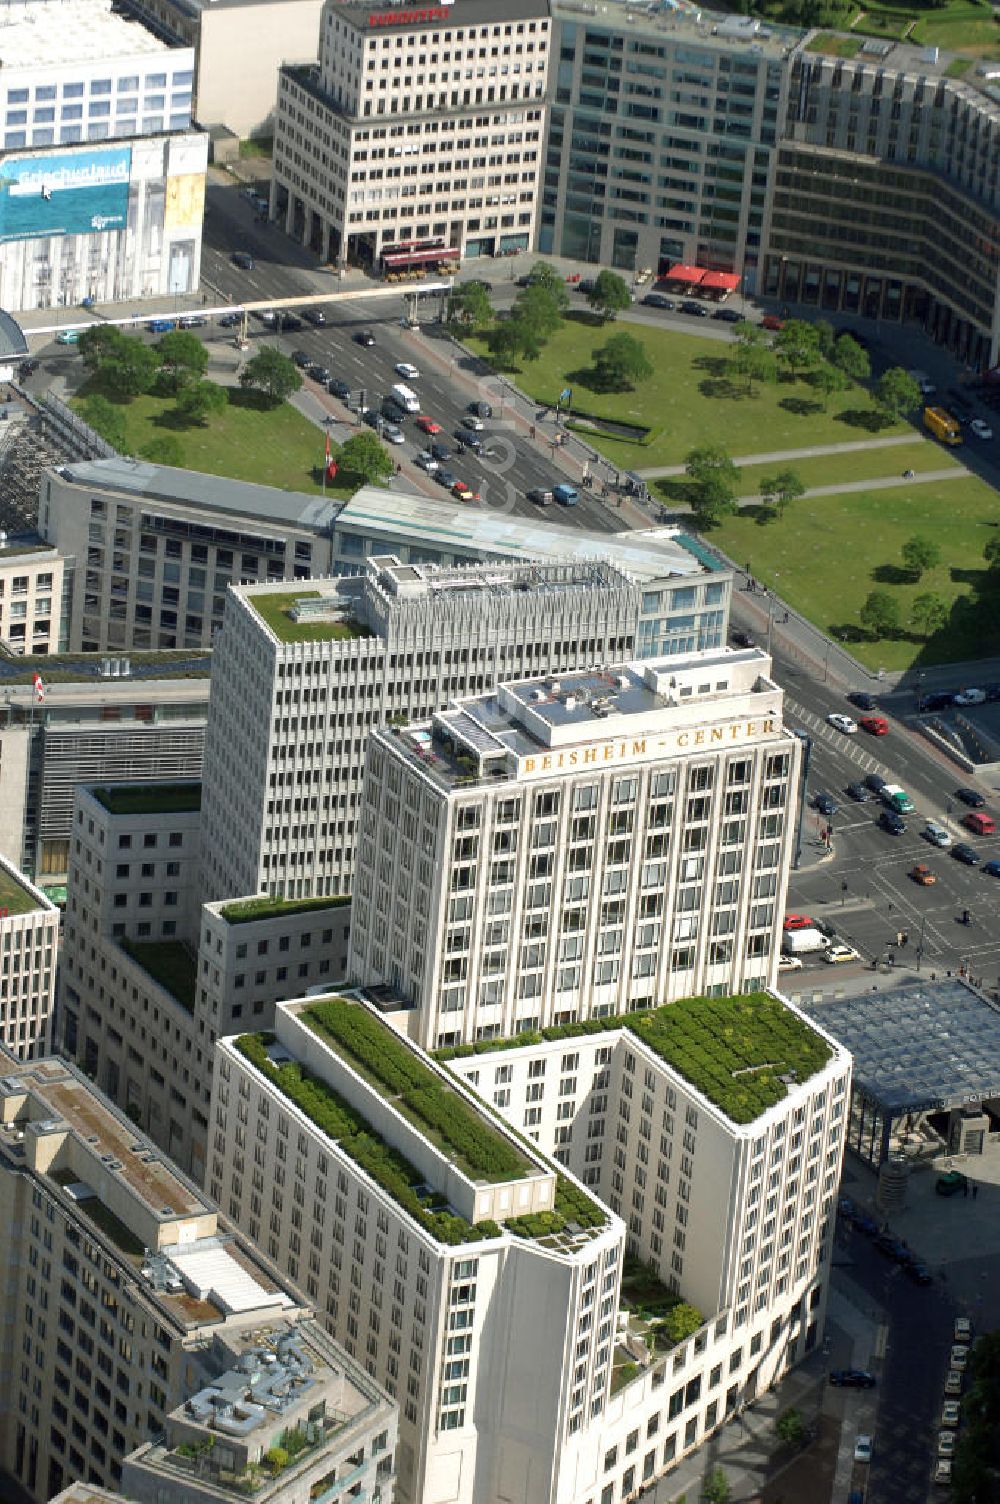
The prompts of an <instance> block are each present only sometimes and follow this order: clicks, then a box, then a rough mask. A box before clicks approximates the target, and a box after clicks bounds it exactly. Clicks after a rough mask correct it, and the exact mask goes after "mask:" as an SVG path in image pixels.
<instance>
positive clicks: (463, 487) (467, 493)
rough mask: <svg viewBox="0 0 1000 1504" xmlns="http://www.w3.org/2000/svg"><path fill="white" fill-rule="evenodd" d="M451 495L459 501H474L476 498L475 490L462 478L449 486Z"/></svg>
mask: <svg viewBox="0 0 1000 1504" xmlns="http://www.w3.org/2000/svg"><path fill="white" fill-rule="evenodd" d="M451 494H452V496H457V497H458V499H459V501H476V500H477V499H478V498H477V496H476V493H475V491H474V490H473V489H472V487H471V486H470V485H467V484H466V482H465V481H464V480H457V481H456V482H455V484H454V485H453V486H452V488H451Z"/></svg>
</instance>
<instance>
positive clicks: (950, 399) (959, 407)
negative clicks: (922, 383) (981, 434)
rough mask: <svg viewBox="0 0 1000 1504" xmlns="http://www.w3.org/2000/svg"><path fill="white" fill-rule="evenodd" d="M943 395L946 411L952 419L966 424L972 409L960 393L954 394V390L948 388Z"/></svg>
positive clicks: (951, 387)
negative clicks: (946, 406)
mask: <svg viewBox="0 0 1000 1504" xmlns="http://www.w3.org/2000/svg"><path fill="white" fill-rule="evenodd" d="M944 395H945V401H946V402H947V404H948V411H949V412H950V413H951V415H952V417H953V418H957V419H958V421H959V422H960V423H968V421H969V419H970V418H971V417H972V408H971V407H970V406H969V404H968V403H967V402H966V400H965V398H964V397H963V396H962V395H961V393H960V392H956V390H955V388H954V387H953V386H950V387H949V388H948V390H947V391H946V392H945V394H944Z"/></svg>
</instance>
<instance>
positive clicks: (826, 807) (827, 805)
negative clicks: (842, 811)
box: [813, 790, 837, 815]
mask: <svg viewBox="0 0 1000 1504" xmlns="http://www.w3.org/2000/svg"><path fill="white" fill-rule="evenodd" d="M813 807H814V808H815V809H818V810H819V812H820V814H821V815H835V814H836V813H837V801H836V799H834V797H833V795H832V794H827V793H826V792H824V791H822V790H821V791H820V792H819V793H818V794H813Z"/></svg>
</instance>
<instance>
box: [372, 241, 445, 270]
mask: <svg viewBox="0 0 1000 1504" xmlns="http://www.w3.org/2000/svg"><path fill="white" fill-rule="evenodd" d="M460 259H461V252H460V251H458V250H456V249H454V248H453V247H451V246H446V245H441V246H438V248H437V250H436V251H392V252H390V253H389V254H388V255H385V256H383V257H382V264H383V266H386V267H388V268H389V270H390V271H391V270H392V269H393V268H395V267H397V266H426V265H427V263H428V262H435V261H458V260H460Z"/></svg>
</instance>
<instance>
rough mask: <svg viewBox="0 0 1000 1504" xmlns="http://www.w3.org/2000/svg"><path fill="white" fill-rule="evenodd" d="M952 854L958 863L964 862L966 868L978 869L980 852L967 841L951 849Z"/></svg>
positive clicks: (960, 842)
mask: <svg viewBox="0 0 1000 1504" xmlns="http://www.w3.org/2000/svg"><path fill="white" fill-rule="evenodd" d="M951 854H952V856H953V857H954V858H955V859H956V861H959V862H964V863H965V865H966V867H978V866H979V862H980V856H979V852H978V851H977V850H976V849H975V847H974V846H970V845H969V844H968V842H967V841H959V842H958V844H957V846H953V847H952V848H951Z"/></svg>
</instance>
